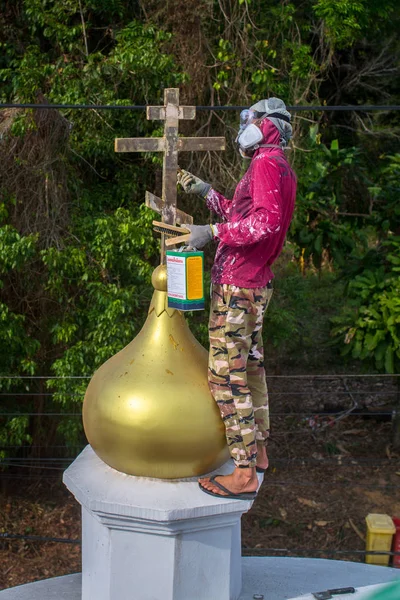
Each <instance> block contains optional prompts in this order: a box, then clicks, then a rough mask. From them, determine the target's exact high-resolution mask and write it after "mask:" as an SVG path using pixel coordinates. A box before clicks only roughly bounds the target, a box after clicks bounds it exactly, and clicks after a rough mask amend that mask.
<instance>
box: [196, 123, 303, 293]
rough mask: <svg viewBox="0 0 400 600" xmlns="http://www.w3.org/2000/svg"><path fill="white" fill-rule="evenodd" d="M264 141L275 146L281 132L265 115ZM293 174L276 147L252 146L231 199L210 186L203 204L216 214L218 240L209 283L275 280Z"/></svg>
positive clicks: (249, 284)
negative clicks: (247, 164)
mask: <svg viewBox="0 0 400 600" xmlns="http://www.w3.org/2000/svg"><path fill="white" fill-rule="evenodd" d="M261 130H262V132H263V134H264V142H263V143H264V144H277V145H279V132H278V130H277V128H276V127H275V125H273V124H272V122H271V121H269V120H268V119H264V121H262V123H261ZM296 185H297V181H296V176H295V174H294V172H293V171H292V169H291V167H290V166H289V163H288V162H287V160H286V156H285V154H284V152H283V150H281V149H280V148H259V149H258V150H256V152H255V154H254V156H253V158H252V160H251V163H250V166H249V168H248V170H247V172H246V174H245V175H244V177H243V178H242V179H241V180H240V182H239V183H238V185H237V187H236V190H235V194H234V196H233V199H232V200H228V199H227V198H225V197H224V196H223V195H222V194H219V193H218V192H216V191H215V190H214V189H211V190H210V191H209V193H208V195H207V199H206V200H207V206H208V208H209V209H210V210H213V211H214V212H215V213H217V214H218V215H219V216H220V217H222V218H223V220H224V222H223V223H216V225H215V229H216V237H217V238H218V239H219V244H218V248H217V252H216V255H215V260H214V265H213V267H212V271H211V280H212V282H213V283H227V284H230V285H235V286H238V287H243V288H258V287H264V286H265V285H267V283H268V282H269V281H271V279H272V278H273V276H274V275H273V273H272V271H271V265H272V264H273V262H274V261H275V260H276V259H277V258H278V256H279V254H280V252H281V250H282V247H283V244H284V241H285V237H286V233H287V230H288V228H289V225H290V221H291V219H292V215H293V210H294V203H295V198H296Z"/></svg>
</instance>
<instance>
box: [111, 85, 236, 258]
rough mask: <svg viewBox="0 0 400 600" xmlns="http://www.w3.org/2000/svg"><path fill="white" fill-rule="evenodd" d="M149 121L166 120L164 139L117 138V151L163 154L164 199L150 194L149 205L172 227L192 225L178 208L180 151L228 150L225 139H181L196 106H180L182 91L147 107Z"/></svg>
mask: <svg viewBox="0 0 400 600" xmlns="http://www.w3.org/2000/svg"><path fill="white" fill-rule="evenodd" d="M146 116H147V119H148V120H152V121H154V120H160V121H165V125H164V136H163V137H162V138H117V139H116V140H115V152H163V153H164V159H163V178H162V198H158V197H157V196H155V195H154V194H151V193H150V192H146V206H148V207H150V208H152V209H153V210H154V211H156V212H158V213H160V214H161V216H162V221H163V222H164V223H168V224H169V225H175V224H176V223H178V224H180V225H182V224H185V223H187V224H191V223H193V217H192V216H191V215H188V214H186V213H184V212H183V211H181V210H179V209H178V208H177V206H176V198H177V193H176V187H177V185H176V184H177V174H178V152H182V151H193V150H209V151H210V150H225V138H223V137H192V138H189V137H188V138H185V137H178V127H179V120H181V119H194V118H195V117H196V107H195V106H179V90H178V89H177V88H168V89H165V90H164V106H147V111H146ZM164 262H165V245H164V235H162V236H161V263H164Z"/></svg>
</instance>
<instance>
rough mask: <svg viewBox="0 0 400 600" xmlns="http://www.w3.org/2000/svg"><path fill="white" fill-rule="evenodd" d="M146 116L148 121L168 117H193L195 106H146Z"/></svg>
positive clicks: (163, 119) (162, 119)
mask: <svg viewBox="0 0 400 600" xmlns="http://www.w3.org/2000/svg"><path fill="white" fill-rule="evenodd" d="M146 116H147V118H148V120H149V121H165V120H166V119H167V118H168V117H173V118H175V119H185V120H186V119H195V118H196V107H195V106H174V105H171V104H169V105H168V106H148V107H147V109H146Z"/></svg>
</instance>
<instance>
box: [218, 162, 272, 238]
mask: <svg viewBox="0 0 400 600" xmlns="http://www.w3.org/2000/svg"><path fill="white" fill-rule="evenodd" d="M266 160H267V161H268V164H266V163H265V161H266ZM252 169H253V171H252V174H251V177H252V183H251V186H250V192H251V195H252V199H253V211H252V212H251V214H250V215H248V216H247V217H245V218H244V219H242V220H240V221H235V222H229V223H216V224H215V225H213V231H214V234H215V236H216V237H217V238H218V239H219V240H220V241H221V242H223V243H224V244H227V245H228V246H248V245H250V244H255V243H256V242H259V241H261V240H262V239H264V238H266V237H268V236H272V235H274V234H276V233H277V232H278V231H279V230H280V227H281V221H282V210H281V205H282V198H281V193H280V170H279V167H278V165H276V164H274V163H272V161H271V160H270V159H267V158H262V159H259V160H255V161H254V163H253V165H252ZM210 193H211V190H210V192H209V194H210ZM207 203H208V200H207Z"/></svg>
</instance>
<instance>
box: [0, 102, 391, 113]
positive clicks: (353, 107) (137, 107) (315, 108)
mask: <svg viewBox="0 0 400 600" xmlns="http://www.w3.org/2000/svg"><path fill="white" fill-rule="evenodd" d="M159 106H160V107H161V106H162V105H159ZM3 108H32V109H45V110H46V109H48V110H50V109H66V110H90V109H92V110H133V111H144V110H146V109H147V105H144V104H34V103H30V102H26V103H20V102H15V103H13V102H4V103H1V104H0V109H3ZM246 108H248V106H238V105H233V106H226V105H225V106H207V105H200V106H195V109H196V110H200V111H219V110H222V111H241V110H244V109H246ZM286 108H287V109H288V110H292V111H294V112H304V111H305V112H310V111H312V112H331V111H332V112H335V111H340V112H344V111H363V112H370V111H385V112H386V111H391V110H400V105H398V104H382V105H379V104H376V105H374V104H361V105H357V104H348V105H337V106H324V105H318V104H317V105H310V106H307V105H303V106H302V105H299V106H289V105H287V106H286Z"/></svg>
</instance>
